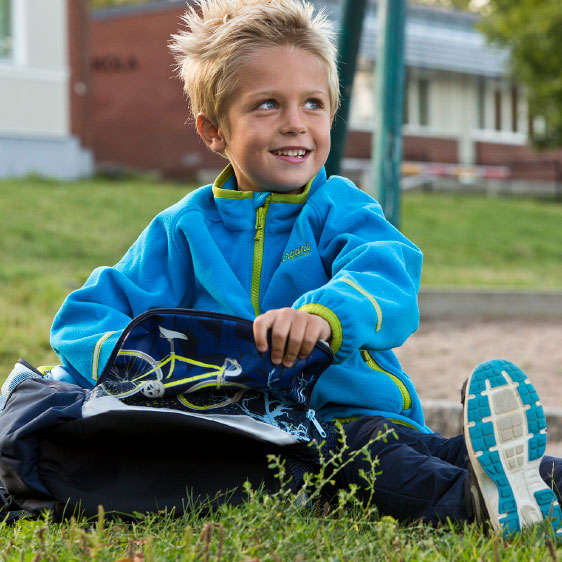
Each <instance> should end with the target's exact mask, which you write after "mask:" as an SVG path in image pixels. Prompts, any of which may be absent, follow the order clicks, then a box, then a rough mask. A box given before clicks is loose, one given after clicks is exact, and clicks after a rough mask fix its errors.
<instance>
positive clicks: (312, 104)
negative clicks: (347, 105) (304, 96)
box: [304, 98, 324, 109]
mask: <svg viewBox="0 0 562 562" xmlns="http://www.w3.org/2000/svg"><path fill="white" fill-rule="evenodd" d="M304 106H305V107H306V109H322V108H323V107H324V104H323V103H322V101H321V100H319V99H316V98H311V99H308V100H306V102H305V104H304Z"/></svg>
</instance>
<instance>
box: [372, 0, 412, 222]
mask: <svg viewBox="0 0 562 562" xmlns="http://www.w3.org/2000/svg"><path fill="white" fill-rule="evenodd" d="M406 9H407V8H406V0H379V2H378V38H377V62H376V65H377V68H376V79H375V96H376V101H375V104H376V105H375V131H374V133H373V147H372V162H373V172H372V174H371V176H372V185H373V194H374V196H375V198H376V199H377V200H378V201H379V203H380V204H381V206H382V208H383V211H384V214H385V216H386V218H387V219H388V220H389V221H390V222H391V223H392V224H393V225H394V226H396V227H397V228H398V227H399V225H400V168H401V162H402V110H403V98H404V42H405V28H406Z"/></svg>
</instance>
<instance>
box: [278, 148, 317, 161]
mask: <svg viewBox="0 0 562 562" xmlns="http://www.w3.org/2000/svg"><path fill="white" fill-rule="evenodd" d="M310 152H311V151H310V150H308V149H307V148H279V149H277V150H272V151H271V154H273V155H274V156H282V157H285V158H297V159H304V158H306V156H308V155H309V154H310Z"/></svg>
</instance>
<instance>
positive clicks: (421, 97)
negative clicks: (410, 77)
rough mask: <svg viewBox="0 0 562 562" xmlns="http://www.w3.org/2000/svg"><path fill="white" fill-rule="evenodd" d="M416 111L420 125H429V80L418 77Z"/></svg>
mask: <svg viewBox="0 0 562 562" xmlns="http://www.w3.org/2000/svg"><path fill="white" fill-rule="evenodd" d="M418 111H419V120H420V125H422V126H424V127H426V126H427V125H429V80H427V79H426V78H420V80H419V81H418Z"/></svg>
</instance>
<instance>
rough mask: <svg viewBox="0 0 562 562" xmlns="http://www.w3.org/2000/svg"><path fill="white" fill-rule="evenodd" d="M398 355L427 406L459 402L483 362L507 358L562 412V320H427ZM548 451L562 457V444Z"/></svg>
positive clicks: (551, 445)
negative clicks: (431, 402)
mask: <svg viewBox="0 0 562 562" xmlns="http://www.w3.org/2000/svg"><path fill="white" fill-rule="evenodd" d="M396 355H397V356H398V358H399V359H400V362H401V363H402V366H403V367H404V370H405V371H406V372H407V373H408V375H409V376H410V378H411V379H412V380H413V382H414V384H415V385H416V388H417V390H418V394H419V396H420V398H421V400H422V402H423V400H427V399H432V400H452V401H459V400H460V389H461V387H462V383H463V381H464V380H465V378H466V377H467V376H468V375H469V374H470V372H471V371H472V370H473V369H474V367H475V366H476V365H478V363H480V362H482V361H487V360H489V359H507V360H508V361H511V362H512V363H515V364H516V365H518V366H519V367H520V368H521V369H523V371H525V373H526V374H527V376H528V377H529V378H530V380H531V381H532V383H533V385H534V386H535V388H536V389H537V392H538V394H539V397H540V399H541V402H542V404H543V406H545V407H547V408H556V409H560V410H562V321H554V320H549V321H542V322H541V321H523V320H504V321H497V320H494V321H472V320H471V321H460V320H459V321H444V320H439V321H437V320H433V321H426V322H422V324H421V326H420V328H419V330H418V331H417V332H416V333H415V334H414V335H412V336H411V337H410V338H409V339H408V340H407V341H406V343H405V344H404V345H403V346H402V347H401V348H399V349H397V350H396ZM546 452H547V454H549V455H553V456H557V457H562V442H556V441H555V442H553V441H552V439H551V440H549V441H548V444H547V449H546Z"/></svg>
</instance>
